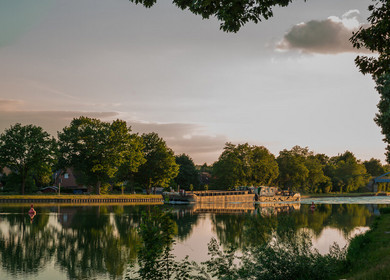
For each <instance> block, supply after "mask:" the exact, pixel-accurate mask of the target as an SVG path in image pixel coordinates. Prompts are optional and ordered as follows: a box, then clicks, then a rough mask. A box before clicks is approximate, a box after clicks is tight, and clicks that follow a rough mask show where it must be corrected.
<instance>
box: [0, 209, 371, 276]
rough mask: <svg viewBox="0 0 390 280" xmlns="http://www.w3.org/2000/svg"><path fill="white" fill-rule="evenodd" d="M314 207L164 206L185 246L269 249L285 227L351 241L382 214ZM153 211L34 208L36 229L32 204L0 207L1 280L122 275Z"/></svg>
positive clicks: (193, 252)
mask: <svg viewBox="0 0 390 280" xmlns="http://www.w3.org/2000/svg"><path fill="white" fill-rule="evenodd" d="M309 206H310V205H287V204H279V205H278V206H277V207H272V205H256V206H253V205H245V204H242V205H239V204H237V205H235V204H230V205H225V206H223V205H210V204H208V205H200V204H199V205H195V206H192V207H163V208H164V209H169V210H170V211H171V214H170V217H171V218H172V219H173V220H174V222H175V224H176V229H175V234H176V237H175V238H176V240H177V241H178V242H179V243H180V244H181V245H182V247H183V248H184V247H186V246H187V249H188V248H189V247H190V246H191V245H190V242H191V240H193V239H194V238H198V237H199V238H203V239H202V240H204V243H206V244H207V242H209V241H210V239H211V237H212V236H215V237H216V238H217V240H218V241H219V242H220V243H221V244H222V246H223V247H225V248H228V247H232V246H233V247H235V248H244V247H245V246H251V245H254V244H257V245H259V244H266V243H268V242H269V241H270V240H271V238H272V234H273V233H274V232H277V233H278V234H279V235H280V236H281V237H282V238H283V233H284V232H287V229H288V230H291V229H293V230H294V231H295V232H298V231H300V230H302V229H309V230H310V232H312V233H313V235H314V238H317V239H318V238H320V237H321V236H322V233H323V232H326V231H327V230H328V229H337V230H338V231H339V232H341V233H342V235H343V236H344V237H345V238H348V237H349V236H350V235H351V234H353V233H354V230H355V229H356V228H358V227H367V226H368V225H369V224H370V222H371V221H372V218H373V213H375V212H376V209H377V206H375V205H357V204H348V205H330V204H322V205H317V207H316V210H315V211H314V213H311V211H310V209H309ZM154 207H158V206H120V205H118V206H112V205H110V206H99V207H85V206H84V207H59V206H53V207H36V210H37V215H36V216H35V218H34V220H33V222H32V223H31V224H30V217H29V216H28V215H27V211H28V209H29V208H28V207H27V208H26V207H24V208H23V207H14V208H10V207H0V260H1V269H0V278H1V279H6V277H9V279H11V278H12V279H14V278H15V277H14V276H16V278H18V277H20V278H28V277H30V276H31V277H32V276H37V275H40V273H41V271H42V270H43V269H44V268H45V267H47V266H54V267H53V269H55V270H56V273H58V275H66V277H67V278H70V279H91V278H97V279H106V278H111V279H117V278H122V276H123V275H124V274H125V273H126V270H127V268H128V265H129V263H134V262H135V261H136V258H137V248H138V247H139V245H140V242H141V239H140V236H139V231H138V228H139V225H140V223H141V213H142V212H148V211H151V210H152V209H153V208H154ZM286 238H287V237H286ZM330 243H332V242H330ZM180 244H179V245H180ZM206 244H205V246H206ZM196 246H198V247H199V246H203V245H200V244H198V245H196ZM179 247H180V246H179ZM183 250H184V253H177V250H176V253H177V254H176V253H175V254H176V256H178V255H180V254H181V255H182V254H186V255H190V258H192V259H197V257H196V254H198V252H197V251H196V250H197V248H195V245H194V246H192V247H191V250H187V251H186V250H185V249H183ZM206 255H207V254H206ZM180 257H181V256H179V258H180ZM6 273H7V274H6ZM7 275H8V276H7Z"/></svg>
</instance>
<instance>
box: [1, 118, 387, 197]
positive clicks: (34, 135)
mask: <svg viewBox="0 0 390 280" xmlns="http://www.w3.org/2000/svg"><path fill="white" fill-rule="evenodd" d="M388 171H390V168H389V166H388V165H382V163H381V162H380V161H379V160H378V159H374V158H372V159H370V160H367V161H361V160H359V159H357V158H356V157H355V155H354V154H353V153H352V152H350V151H345V152H343V153H340V154H338V155H337V156H333V157H330V156H328V155H325V154H320V153H314V152H313V151H310V150H309V148H307V147H300V146H295V147H293V148H291V149H290V150H287V149H284V150H282V151H280V152H279V155H278V156H275V155H273V154H272V153H271V152H270V151H269V150H268V149H267V148H266V147H264V146H255V145H249V144H248V143H244V144H232V143H226V144H225V147H224V149H223V152H222V153H221V155H220V156H219V158H218V160H217V161H216V162H214V163H213V164H212V165H207V164H206V163H205V164H203V165H195V163H194V162H193V160H192V159H191V157H190V156H189V155H186V154H180V155H175V153H174V151H173V150H172V149H170V148H169V147H168V145H167V143H166V142H165V140H164V139H162V138H161V137H159V136H158V134H157V133H154V132H152V133H146V134H142V135H138V134H136V133H132V132H131V127H128V126H127V123H126V122H125V121H122V120H115V121H113V122H111V123H110V122H104V121H101V120H99V119H93V118H88V117H79V118H75V119H73V120H72V121H71V123H70V124H69V126H67V127H65V128H64V129H63V130H62V131H61V132H58V135H57V138H54V137H52V136H50V135H49V134H48V133H47V132H45V131H44V130H43V128H41V127H38V126H34V125H26V126H22V125H21V124H19V123H17V124H15V125H13V126H11V127H10V128H9V129H6V130H5V131H4V132H3V133H2V134H0V189H1V190H2V191H3V193H8V194H16V193H20V194H25V193H36V192H38V191H39V192H46V191H54V192H60V193H61V194H62V193H78V194H80V193H88V194H90V193H96V194H109V193H112V194H119V193H122V194H123V193H131V194H133V193H142V192H145V193H146V194H150V193H156V190H157V189H158V188H160V191H161V189H162V188H165V189H174V190H177V189H178V188H180V189H185V190H207V189H210V190H211V189H215V190H233V189H235V188H238V187H242V186H277V187H279V188H280V189H285V190H287V189H289V190H292V191H297V192H301V193H305V194H308V193H309V194H330V195H333V194H331V193H337V195H339V194H340V193H352V192H367V191H387V190H388V187H389V186H388V183H379V184H376V185H375V186H374V184H372V183H371V184H370V180H372V179H373V178H375V177H377V176H380V175H383V174H385V173H386V172H388ZM45 187H46V189H45ZM47 187H49V188H47Z"/></svg>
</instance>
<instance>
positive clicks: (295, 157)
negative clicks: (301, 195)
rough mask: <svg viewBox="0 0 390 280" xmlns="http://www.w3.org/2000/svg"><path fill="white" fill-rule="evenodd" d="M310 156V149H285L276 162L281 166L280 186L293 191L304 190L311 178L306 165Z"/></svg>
mask: <svg viewBox="0 0 390 280" xmlns="http://www.w3.org/2000/svg"><path fill="white" fill-rule="evenodd" d="M308 154H309V150H308V148H301V147H299V146H295V147H293V148H292V149H291V150H290V151H288V150H286V149H284V150H283V151H281V152H280V153H279V156H278V158H277V159H276V161H277V162H278V165H279V172H280V175H279V184H280V185H281V186H283V187H285V188H291V189H293V190H299V189H301V188H302V186H303V185H304V184H305V181H306V179H307V178H308V176H309V170H308V169H307V167H306V165H305V163H306V157H307V156H308Z"/></svg>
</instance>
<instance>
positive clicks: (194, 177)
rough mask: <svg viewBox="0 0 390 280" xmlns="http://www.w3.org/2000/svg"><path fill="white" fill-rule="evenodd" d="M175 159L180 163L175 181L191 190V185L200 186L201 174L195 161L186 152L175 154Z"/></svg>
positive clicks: (183, 187) (181, 186)
mask: <svg viewBox="0 0 390 280" xmlns="http://www.w3.org/2000/svg"><path fill="white" fill-rule="evenodd" d="M175 159H176V164H178V165H179V174H177V176H176V178H175V183H176V184H177V185H178V186H180V188H182V189H186V190H190V187H191V186H192V187H193V186H199V184H200V174H199V171H198V170H197V169H196V166H195V163H194V161H193V160H192V159H191V158H190V157H189V156H188V155H186V154H181V155H178V156H175Z"/></svg>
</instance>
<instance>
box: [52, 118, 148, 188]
mask: <svg viewBox="0 0 390 280" xmlns="http://www.w3.org/2000/svg"><path fill="white" fill-rule="evenodd" d="M130 131H131V129H130V128H128V127H127V125H126V122H124V121H121V120H116V121H113V122H112V123H108V122H102V121H101V120H98V119H91V118H87V117H80V118H76V119H73V120H72V122H71V123H70V125H69V126H68V127H65V128H64V129H63V131H62V132H60V133H58V138H59V144H60V154H61V156H60V165H62V166H61V167H63V168H65V167H72V168H74V169H75V170H76V171H77V172H79V173H81V174H82V176H79V180H83V181H84V182H83V183H84V184H86V185H88V186H91V185H94V186H95V187H96V192H97V193H100V188H101V186H102V185H103V186H105V185H107V184H108V183H109V181H110V179H111V178H114V176H115V175H116V174H117V172H118V169H119V168H120V167H121V166H122V165H126V168H127V169H128V170H129V171H133V172H134V171H137V168H138V166H139V165H140V164H141V163H142V162H143V157H142V154H141V150H140V149H139V144H138V143H137V141H138V139H137V138H136V137H134V136H133V135H131V134H130Z"/></svg>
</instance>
